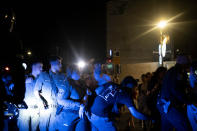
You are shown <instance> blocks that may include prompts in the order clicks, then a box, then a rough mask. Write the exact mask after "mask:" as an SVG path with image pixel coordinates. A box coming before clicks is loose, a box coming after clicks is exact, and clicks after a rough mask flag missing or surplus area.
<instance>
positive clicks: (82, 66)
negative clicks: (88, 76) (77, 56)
mask: <svg viewBox="0 0 197 131" xmlns="http://www.w3.org/2000/svg"><path fill="white" fill-rule="evenodd" d="M77 65H78V67H79V68H84V67H85V65H86V63H85V62H84V61H79V62H78V63H77Z"/></svg>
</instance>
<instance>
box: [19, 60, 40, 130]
mask: <svg viewBox="0 0 197 131" xmlns="http://www.w3.org/2000/svg"><path fill="white" fill-rule="evenodd" d="M42 67H43V64H42V62H41V61H39V60H35V61H33V62H32V66H31V69H32V71H31V73H30V74H29V75H28V77H27V78H26V81H25V84H26V91H25V98H24V101H25V103H26V104H27V106H28V108H27V109H20V110H19V118H18V122H17V125H18V127H19V130H20V131H24V130H26V131H28V130H30V129H31V131H36V129H37V127H38V124H39V107H38V103H37V99H36V97H35V96H34V93H33V92H34V87H35V83H36V80H37V78H38V76H39V74H40V73H41V72H42ZM30 120H31V121H30ZM29 122H31V123H30V125H31V126H30V127H29Z"/></svg>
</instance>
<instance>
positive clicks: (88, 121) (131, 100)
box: [1, 55, 197, 131]
mask: <svg viewBox="0 0 197 131" xmlns="http://www.w3.org/2000/svg"><path fill="white" fill-rule="evenodd" d="M48 62H49V65H50V66H49V67H50V68H49V69H48V70H43V66H45V65H43V61H41V60H40V59H35V60H32V62H31V66H30V67H31V70H30V71H29V72H26V73H25V76H24V77H25V81H24V84H25V92H24V97H23V98H24V99H23V104H21V105H20V108H19V106H18V105H17V106H16V107H17V108H18V109H17V110H15V112H17V111H18V113H17V117H16V118H15V119H14V120H15V122H16V123H15V128H13V127H12V128H10V126H13V125H14V124H13V123H11V122H10V121H11V120H9V118H11V117H8V116H9V115H10V114H9V113H7V114H6V117H5V116H4V118H5V119H4V120H3V122H4V126H3V129H4V130H5V131H6V130H20V131H28V130H32V131H36V130H40V131H47V130H49V131H56V130H57V131H66V130H68V131H72V130H80V131H81V130H82V131H83V130H84V131H89V130H95V131H96V130H98V131H104V130H110V131H111V130H119V129H120V128H119V127H118V126H121V125H118V123H117V122H120V121H121V119H119V118H120V116H121V115H122V110H121V109H122V108H125V107H127V108H128V110H129V112H130V114H131V115H132V117H135V118H137V119H139V120H140V121H141V124H142V126H141V128H143V130H162V131H171V130H173V129H176V130H178V131H179V130H180V131H182V130H183V131H190V130H194V131H195V130H197V103H196V102H197V98H196V96H197V89H196V84H197V77H196V76H197V64H196V63H195V62H193V63H191V61H190V60H189V58H188V57H187V56H184V55H181V56H178V57H177V61H176V64H175V66H173V67H172V68H170V69H167V68H165V67H158V68H157V69H156V71H155V72H153V73H149V72H148V73H146V74H142V75H141V82H138V81H137V80H136V79H135V78H134V77H132V76H125V78H124V79H123V80H122V81H121V82H120V83H116V82H113V79H112V78H111V77H110V75H108V74H106V73H103V72H102V68H101V64H98V63H94V64H92V65H89V67H88V69H87V70H86V72H85V71H81V70H80V68H78V67H77V66H76V65H69V66H67V67H66V70H65V71H64V70H63V68H62V58H61V57H58V56H51V57H50V58H49V61H48ZM21 73H22V72H21ZM11 79H12V78H11V76H9V75H4V76H3V75H1V86H2V85H3V86H2V87H4V88H5V94H6V97H4V98H3V99H4V101H8V102H9V101H11V100H10V98H11V97H12V96H13V94H12V93H13V92H12V90H13V88H14V84H13V83H12V82H11ZM4 115H5V113H4ZM117 119H119V121H116V120H117ZM125 122H126V121H125ZM11 124H12V125H11ZM134 127H135V126H134V125H133V128H134ZM125 130H126V129H125Z"/></svg>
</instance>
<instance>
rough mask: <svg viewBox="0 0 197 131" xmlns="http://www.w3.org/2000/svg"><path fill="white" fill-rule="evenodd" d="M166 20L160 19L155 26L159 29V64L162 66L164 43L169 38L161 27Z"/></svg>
mask: <svg viewBox="0 0 197 131" xmlns="http://www.w3.org/2000/svg"><path fill="white" fill-rule="evenodd" d="M167 24H168V22H167V21H160V22H159V23H158V24H157V27H158V28H159V29H160V44H159V64H160V65H161V66H163V58H164V57H165V54H166V43H167V41H168V39H169V37H168V36H167V35H164V34H163V29H164V28H165V27H166V26H167Z"/></svg>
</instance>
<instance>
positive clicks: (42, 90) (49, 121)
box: [34, 56, 65, 131]
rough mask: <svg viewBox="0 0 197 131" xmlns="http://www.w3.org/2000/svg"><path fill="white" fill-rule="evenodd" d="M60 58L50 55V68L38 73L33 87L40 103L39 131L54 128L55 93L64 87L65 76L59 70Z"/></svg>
mask: <svg viewBox="0 0 197 131" xmlns="http://www.w3.org/2000/svg"><path fill="white" fill-rule="evenodd" d="M61 61H62V59H61V58H60V57H58V56H51V57H50V59H49V63H50V66H51V67H50V70H49V71H48V72H43V73H41V74H40V76H39V78H38V80H37V81H36V85H35V88H34V94H35V96H36V97H37V99H38V100H39V104H41V108H40V122H39V128H40V131H46V130H52V131H54V130H55V124H56V123H55V115H56V109H57V96H58V95H57V93H58V91H59V92H60V93H61V91H62V90H61V89H59V90H58V87H62V88H65V86H64V84H63V83H65V77H64V75H60V74H59V72H60V71H61V68H62V63H61Z"/></svg>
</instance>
